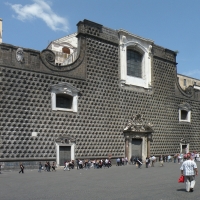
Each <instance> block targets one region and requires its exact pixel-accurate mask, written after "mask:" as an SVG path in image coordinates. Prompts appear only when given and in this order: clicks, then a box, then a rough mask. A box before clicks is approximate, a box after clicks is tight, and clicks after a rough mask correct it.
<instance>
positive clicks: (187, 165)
mask: <svg viewBox="0 0 200 200" xmlns="http://www.w3.org/2000/svg"><path fill="white" fill-rule="evenodd" d="M186 159H187V160H186V161H184V162H183V164H182V166H181V168H180V170H181V175H183V176H184V177H185V186H186V191H187V192H193V190H194V186H195V175H198V170H197V165H196V163H195V162H194V160H191V154H190V153H188V154H187V157H186Z"/></svg>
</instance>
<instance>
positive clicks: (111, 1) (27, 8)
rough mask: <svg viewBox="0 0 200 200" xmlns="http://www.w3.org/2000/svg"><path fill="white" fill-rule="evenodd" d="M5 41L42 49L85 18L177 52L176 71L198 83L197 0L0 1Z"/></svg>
mask: <svg viewBox="0 0 200 200" xmlns="http://www.w3.org/2000/svg"><path fill="white" fill-rule="evenodd" d="M0 18H2V19H3V42H5V43H9V44H13V45H16V46H20V47H24V48H30V49H35V50H43V49H45V48H46V47H47V45H48V43H49V42H50V41H52V40H55V39H58V38H60V37H63V36H65V35H68V34H71V33H74V32H76V31H77V27H76V24H77V23H78V22H79V21H82V20H83V19H88V20H91V21H94V22H97V23H100V24H102V25H104V26H106V27H109V28H112V29H124V30H127V31H129V32H131V33H133V34H136V35H139V36H142V37H144V38H148V39H151V40H153V41H154V42H155V44H157V45H160V46H163V47H165V48H168V49H171V50H175V51H176V50H177V51H179V53H178V55H177V62H178V65H177V69H178V73H180V74H184V75H187V76H191V77H194V78H197V79H200V59H199V57H200V56H199V55H200V50H199V48H198V47H199V46H200V24H199V20H200V1H199V0H192V1H191V0H76V1H74V0H71V1H69V0H6V1H4V0H1V2H0Z"/></svg>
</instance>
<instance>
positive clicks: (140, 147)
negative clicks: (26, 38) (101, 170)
mask: <svg viewBox="0 0 200 200" xmlns="http://www.w3.org/2000/svg"><path fill="white" fill-rule="evenodd" d="M77 27H78V30H77V34H76V37H77V41H78V42H77V50H76V51H75V50H74V47H73V52H76V59H73V60H71V61H70V62H65V63H70V64H63V65H62V64H60V65H58V64H56V62H55V60H56V54H55V52H53V51H52V50H50V49H45V50H43V51H42V52H39V51H35V50H31V49H25V48H23V47H16V46H13V45H9V44H5V43H2V44H0V92H1V98H0V101H1V104H0V105H1V106H0V109H1V112H0V119H1V121H0V147H1V149H0V162H3V163H4V165H7V166H9V165H12V164H11V163H18V162H26V163H37V162H38V161H56V162H57V164H58V165H63V164H64V161H65V160H71V159H72V160H74V159H77V158H79V159H85V158H87V159H100V158H107V157H110V158H112V159H115V158H117V157H127V158H128V159H130V158H131V156H140V157H142V158H143V159H145V157H146V156H150V155H155V156H159V155H161V154H162V155H167V154H170V155H174V154H176V153H179V152H183V151H199V150H200V143H199V142H200V139H199V136H200V133H199V130H200V117H199V116H200V106H199V102H200V91H199V89H198V87H197V88H194V87H193V86H189V87H188V88H187V89H186V90H183V89H182V88H181V87H180V85H179V83H178V79H177V71H176V65H177V63H176V52H174V51H172V50H169V49H166V48H163V47H161V46H158V45H156V44H155V43H154V41H152V40H148V39H145V38H142V37H140V36H137V35H134V34H132V33H129V32H127V31H125V30H113V29H110V28H107V27H104V26H103V25H101V24H97V23H95V22H91V21H88V20H83V21H80V22H79V23H78V24H77ZM64 52H69V51H68V49H66V48H64ZM67 57H68V56H67ZM13 165H14V164H13Z"/></svg>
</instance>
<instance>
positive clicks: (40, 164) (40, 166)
mask: <svg viewBox="0 0 200 200" xmlns="http://www.w3.org/2000/svg"><path fill="white" fill-rule="evenodd" d="M41 170H42V163H41V162H39V170H38V172H41Z"/></svg>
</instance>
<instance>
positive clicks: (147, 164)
mask: <svg viewBox="0 0 200 200" xmlns="http://www.w3.org/2000/svg"><path fill="white" fill-rule="evenodd" d="M149 163H150V159H149V158H148V157H146V168H148V167H149Z"/></svg>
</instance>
